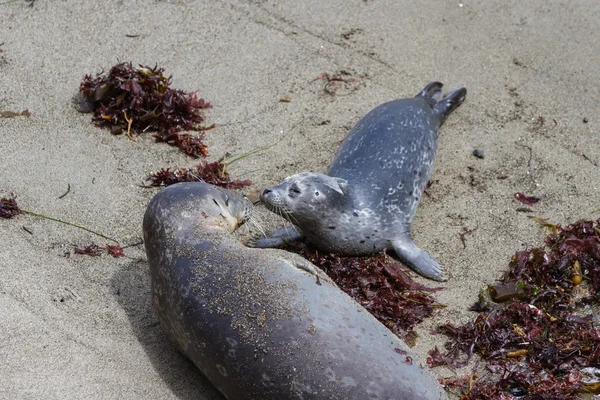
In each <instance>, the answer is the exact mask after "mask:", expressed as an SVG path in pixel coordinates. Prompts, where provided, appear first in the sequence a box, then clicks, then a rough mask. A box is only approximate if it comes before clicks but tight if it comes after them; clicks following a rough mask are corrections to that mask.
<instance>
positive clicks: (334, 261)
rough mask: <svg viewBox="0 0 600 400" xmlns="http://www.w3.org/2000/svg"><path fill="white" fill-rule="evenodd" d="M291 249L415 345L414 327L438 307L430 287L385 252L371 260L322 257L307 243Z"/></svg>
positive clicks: (364, 258) (331, 256)
mask: <svg viewBox="0 0 600 400" xmlns="http://www.w3.org/2000/svg"><path fill="white" fill-rule="evenodd" d="M291 250H293V251H296V252H297V253H298V254H300V255H301V256H303V257H304V258H306V259H308V260H309V261H310V262H312V263H313V264H315V265H316V266H318V267H319V268H321V269H322V270H323V271H324V272H325V273H326V274H327V275H328V276H329V277H330V278H331V279H332V280H333V281H334V282H335V283H336V284H337V285H338V286H339V287H340V288H341V289H342V290H343V291H344V292H346V294H348V295H349V296H350V297H352V298H353V299H354V300H355V301H357V302H358V303H359V304H361V305H362V306H363V307H364V308H365V309H367V310H368V311H369V312H370V313H371V314H372V315H373V316H374V317H375V318H377V319H378V320H379V321H380V322H381V323H382V324H384V325H385V326H387V327H388V328H389V329H390V330H391V331H392V332H394V333H395V334H396V335H398V336H400V337H402V338H403V339H404V340H405V341H406V342H407V344H408V345H409V346H412V345H414V342H415V340H416V333H415V332H414V331H413V328H414V327H415V325H417V324H418V323H420V322H421V321H423V319H425V318H427V317H429V316H431V315H432V314H433V311H434V309H435V308H436V307H443V305H440V304H436V303H435V301H434V299H433V298H432V297H431V296H430V295H429V294H427V293H426V292H434V291H437V290H441V288H428V287H425V286H423V285H421V284H419V283H417V282H415V281H414V280H413V279H412V278H410V276H409V275H408V273H407V271H408V269H407V268H406V267H405V266H403V265H402V264H400V263H399V262H398V261H396V260H393V259H392V258H391V257H389V256H388V255H387V254H386V253H385V252H382V253H380V254H378V255H376V256H372V257H340V256H337V255H335V254H320V253H319V252H317V251H315V250H313V249H311V248H309V247H308V246H307V245H306V244H304V243H300V244H297V245H296V246H295V247H294V248H292V249H291Z"/></svg>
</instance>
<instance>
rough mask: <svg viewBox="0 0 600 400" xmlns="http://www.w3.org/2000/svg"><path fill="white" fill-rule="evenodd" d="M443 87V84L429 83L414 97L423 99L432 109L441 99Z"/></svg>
mask: <svg viewBox="0 0 600 400" xmlns="http://www.w3.org/2000/svg"><path fill="white" fill-rule="evenodd" d="M443 86H444V84H443V83H441V82H431V83H430V84H429V85H427V86H425V88H424V89H423V90H421V93H419V94H418V95H416V96H415V97H422V98H424V99H425V100H427V102H428V103H429V104H431V106H432V107H433V106H435V104H436V102H437V101H438V100H439V99H441V98H442V94H443V92H442V87H443Z"/></svg>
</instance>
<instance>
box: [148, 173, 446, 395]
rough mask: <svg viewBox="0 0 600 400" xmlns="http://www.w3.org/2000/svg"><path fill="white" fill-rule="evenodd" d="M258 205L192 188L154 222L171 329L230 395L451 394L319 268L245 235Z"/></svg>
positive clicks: (152, 213) (156, 276)
mask: <svg viewBox="0 0 600 400" xmlns="http://www.w3.org/2000/svg"><path fill="white" fill-rule="evenodd" d="M250 208H251V205H250V202H249V201H248V200H247V199H245V198H244V197H243V196H242V195H240V194H237V193H235V192H231V191H228V190H225V189H221V188H217V187H215V186H211V185H208V184H206V183H199V182H196V183H180V184H176V185H172V186H169V187H167V188H166V189H164V190H162V191H160V192H159V193H157V194H156V195H155V196H154V198H153V199H152V200H151V201H150V203H149V205H148V208H147V211H146V214H145V216H144V239H145V246H146V253H147V256H148V263H149V266H150V278H151V286H152V287H151V294H152V304H153V306H154V309H155V310H156V312H157V314H158V317H159V320H160V323H161V325H162V326H163V328H164V329H165V330H166V331H167V333H168V334H169V336H170V337H171V338H172V339H173V340H174V341H175V343H176V344H177V345H178V347H179V348H180V350H181V351H182V352H183V354H185V355H186V356H187V357H188V358H189V359H190V360H191V361H192V362H193V363H194V364H195V365H196V366H197V367H198V369H200V371H201V372H202V373H203V374H204V375H206V377H207V378H208V379H209V380H210V381H211V382H212V384H213V385H215V387H217V388H218V389H219V390H220V391H221V393H223V395H224V396H225V397H226V398H228V399H230V400H234V399H240V400H241V399H243V400H253V399H255V400H281V399H305V400H308V399H315V400H316V399H319V400H327V399H340V400H342V399H345V400H369V399H373V400H375V399H378V400H399V399H405V400H412V399H420V400H429V399H432V400H433V399H436V400H437V399H440V398H446V396H445V393H444V392H443V390H442V389H441V386H440V385H439V383H438V382H437V381H436V380H435V379H434V378H433V377H432V376H431V375H430V373H429V371H428V370H426V369H423V368H421V367H420V366H419V365H418V364H417V363H416V362H414V363H413V361H412V358H411V357H410V350H409V349H408V348H407V347H406V346H405V345H404V343H402V341H400V340H399V339H398V338H397V337H396V336H395V335H394V334H393V333H392V332H390V331H389V330H388V329H387V328H386V327H384V326H383V325H382V324H381V323H379V321H377V320H376V319H375V318H374V317H373V316H372V315H371V314H369V313H368V312H367V311H366V310H365V309H364V308H362V307H361V306H360V305H359V304H358V303H356V302H355V301H354V300H352V299H351V298H350V297H349V296H347V295H346V294H345V293H344V292H342V291H341V290H340V289H339V288H338V287H337V286H336V285H335V284H334V283H332V281H331V280H329V278H328V277H327V275H325V273H324V272H322V271H321V270H320V269H319V268H317V267H316V266H314V265H313V264H311V263H309V262H308V261H306V260H305V259H304V258H302V257H300V256H298V255H296V254H292V253H289V252H286V251H283V250H278V249H253V248H248V247H246V246H244V245H243V244H242V243H241V242H239V241H238V240H237V239H235V238H234V237H233V236H232V235H231V233H232V232H233V231H234V230H235V229H236V228H237V227H238V226H240V225H241V224H243V223H244V221H246V220H247V219H248V217H249V215H250Z"/></svg>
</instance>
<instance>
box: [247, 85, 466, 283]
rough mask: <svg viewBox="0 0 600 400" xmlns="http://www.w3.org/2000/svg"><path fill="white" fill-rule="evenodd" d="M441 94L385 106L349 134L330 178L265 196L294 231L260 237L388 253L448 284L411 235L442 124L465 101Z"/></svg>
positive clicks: (432, 90)
mask: <svg viewBox="0 0 600 400" xmlns="http://www.w3.org/2000/svg"><path fill="white" fill-rule="evenodd" d="M441 95H442V84H441V83H439V82H433V83H430V84H429V85H427V86H426V87H425V89H423V91H422V92H421V93H419V94H418V95H417V96H416V97H414V98H411V99H399V100H394V101H390V102H388V103H385V104H382V105H380V106H378V107H376V108H375V109H373V110H372V111H370V112H369V113H368V114H367V115H365V116H364V117H363V118H362V119H361V120H360V121H359V122H358V123H357V124H356V125H355V126H354V127H353V128H352V130H350V132H349V133H348V136H347V137H346V139H345V140H344V142H343V143H342V145H341V147H340V149H339V150H338V152H337V154H336V155H335V157H334V159H333V161H332V163H331V166H330V167H329V170H328V172H327V175H324V174H318V173H312V172H303V173H299V174H296V175H293V176H291V177H289V178H286V179H285V180H284V181H283V182H282V183H281V184H279V185H276V186H273V187H269V188H267V189H265V190H264V191H263V193H262V194H261V200H262V202H263V203H264V204H265V205H266V206H267V207H268V208H269V209H271V210H272V211H274V212H277V213H279V214H280V215H282V216H283V217H285V218H286V219H288V220H289V221H290V222H292V223H293V224H294V226H295V232H297V234H294V235H290V234H289V232H292V230H291V229H288V230H285V231H284V230H281V231H279V232H276V233H275V237H274V238H266V239H259V240H257V241H256V243H254V245H255V246H256V247H271V246H274V247H278V246H281V245H282V244H283V242H285V241H286V240H290V239H297V238H299V237H301V234H303V235H304V236H305V237H306V238H307V239H308V241H309V242H310V243H311V244H313V245H314V246H315V247H316V248H317V249H319V250H321V251H326V252H330V253H336V254H339V255H347V256H359V255H368V254H373V253H376V252H379V251H382V250H384V249H390V250H392V249H393V250H395V252H396V254H397V255H398V256H399V257H400V258H401V259H403V261H405V262H406V263H407V264H409V265H410V266H411V267H413V268H414V269H415V270H416V271H417V272H419V273H421V274H422V275H424V276H426V277H429V278H432V279H436V280H444V279H445V277H444V275H443V273H442V269H441V266H440V265H439V263H438V262H437V261H436V260H435V259H434V258H433V257H431V256H430V255H429V254H428V253H427V252H425V251H423V250H421V249H419V248H418V247H417V246H416V245H415V243H414V242H413V240H412V238H411V236H410V226H411V222H412V219H413V217H414V215H415V212H416V210H417V206H418V204H419V201H420V199H421V196H422V194H423V191H424V190H425V186H426V185H427V182H428V180H429V177H430V176H431V171H432V169H433V165H434V161H435V155H436V152H437V137H438V132H439V128H440V126H441V125H442V124H443V122H444V121H445V119H446V118H447V117H448V115H449V114H450V113H451V112H452V111H453V110H454V109H455V108H456V107H458V106H459V105H460V104H461V103H462V102H463V101H464V98H465V96H466V89H464V88H461V89H457V90H454V91H452V92H450V93H449V94H448V95H447V96H446V97H444V98H442V99H441V100H439V101H438V99H440V97H441Z"/></svg>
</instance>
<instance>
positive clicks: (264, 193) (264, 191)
mask: <svg viewBox="0 0 600 400" xmlns="http://www.w3.org/2000/svg"><path fill="white" fill-rule="evenodd" d="M271 192H272V190H271V189H265V190H263V192H262V195H263V196H264V195H267V194H269V193H271Z"/></svg>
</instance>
